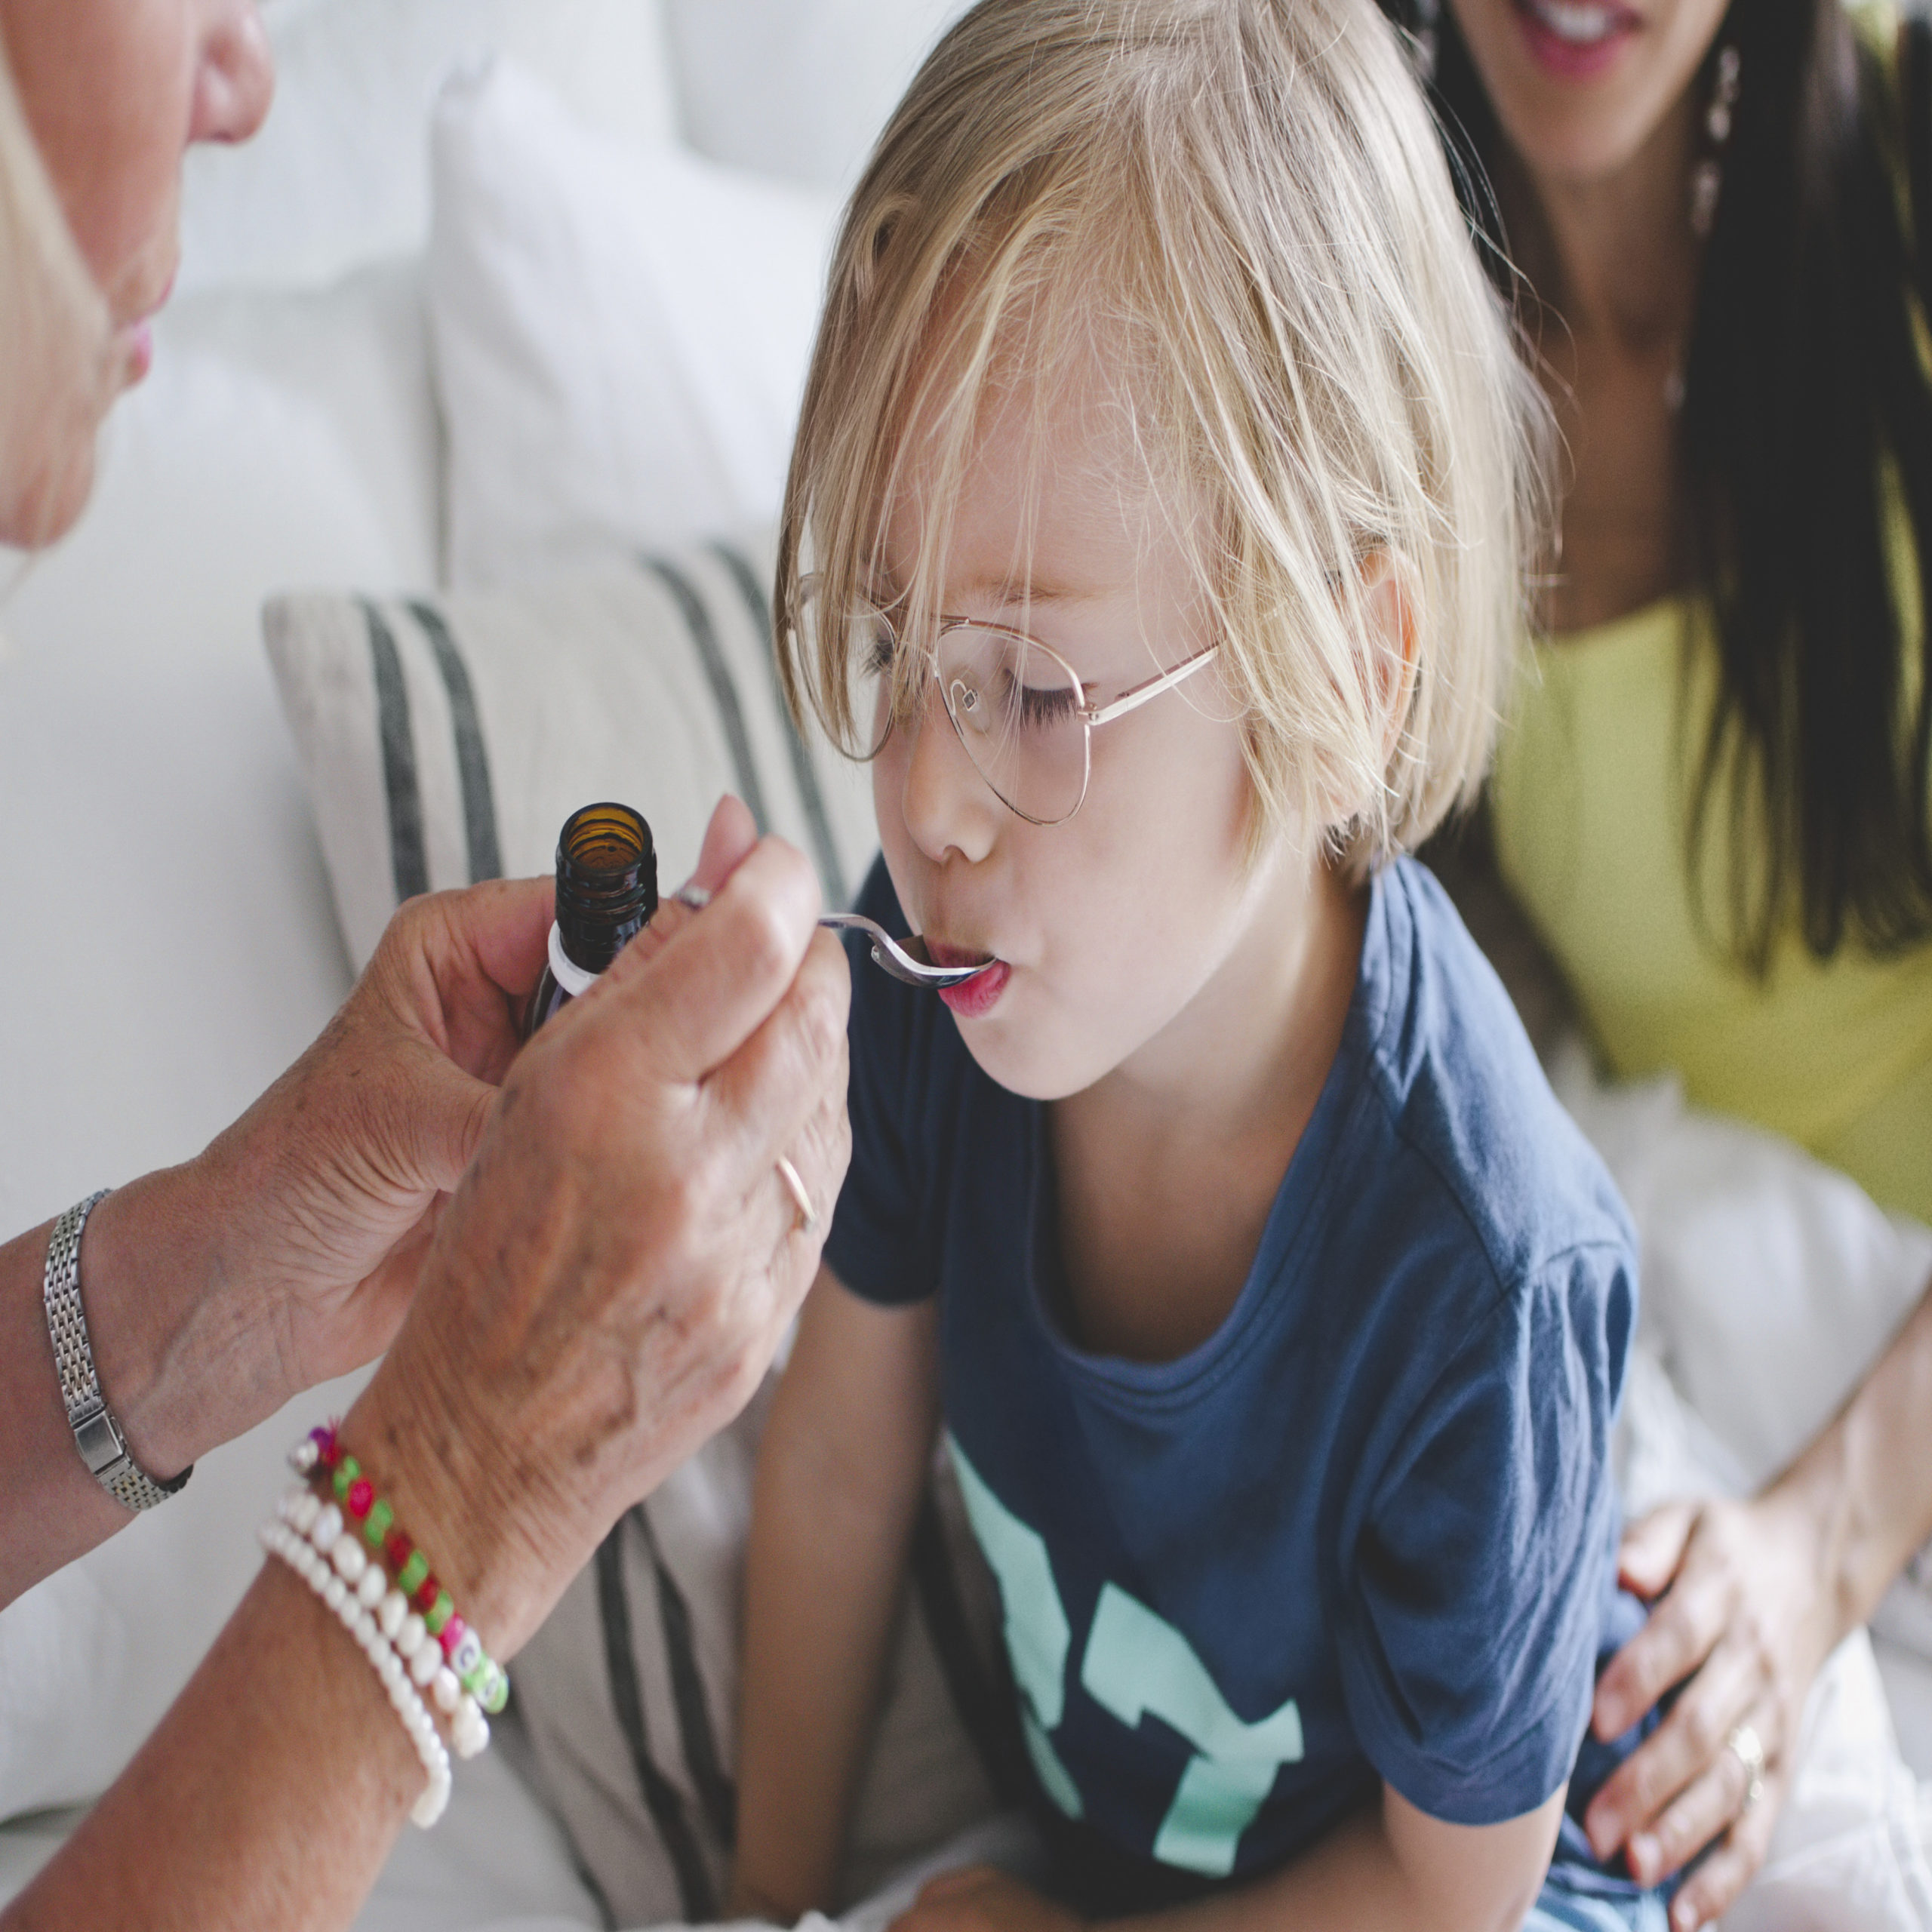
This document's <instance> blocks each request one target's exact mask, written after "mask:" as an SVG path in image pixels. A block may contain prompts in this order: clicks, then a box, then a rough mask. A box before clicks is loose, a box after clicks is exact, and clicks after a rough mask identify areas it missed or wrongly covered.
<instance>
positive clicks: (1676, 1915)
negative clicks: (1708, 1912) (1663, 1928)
mask: <svg viewBox="0 0 1932 1932" xmlns="http://www.w3.org/2000/svg"><path fill="white" fill-rule="evenodd" d="M1670 1922H1671V1924H1672V1925H1673V1926H1675V1927H1676V1928H1677V1932H1697V1907H1696V1906H1694V1905H1693V1904H1692V1903H1690V1900H1688V1899H1679V1900H1678V1901H1677V1903H1675V1905H1674V1906H1672V1907H1671V1909H1670Z"/></svg>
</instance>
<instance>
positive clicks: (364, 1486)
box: [288, 1425, 510, 1756]
mask: <svg viewBox="0 0 1932 1932" xmlns="http://www.w3.org/2000/svg"><path fill="white" fill-rule="evenodd" d="M288 1461H289V1466H290V1467H291V1469H294V1471H295V1472H296V1473H297V1475H300V1476H303V1477H306V1478H310V1479H312V1480H314V1481H317V1482H318V1483H319V1484H322V1485H323V1486H324V1487H325V1491H326V1492H327V1494H325V1497H324V1498H323V1506H324V1507H325V1508H327V1507H330V1506H331V1505H330V1504H329V1503H328V1494H332V1495H333V1496H334V1505H333V1506H334V1508H336V1509H337V1510H339V1511H340V1512H343V1515H344V1516H345V1518H346V1526H353V1527H355V1528H356V1529H359V1531H361V1536H362V1540H363V1541H364V1542H365V1543H366V1544H367V1545H368V1547H369V1549H370V1550H371V1551H378V1550H379V1551H380V1552H381V1553H382V1555H383V1558H385V1559H386V1561H387V1562H388V1564H389V1571H390V1573H391V1574H392V1575H393V1576H394V1577H395V1594H396V1595H399V1596H400V1597H401V1599H402V1604H401V1607H400V1608H398V1609H396V1610H395V1611H394V1612H393V1614H392V1617H391V1618H390V1619H389V1626H386V1627H387V1628H388V1634H389V1635H390V1637H391V1638H392V1640H393V1639H395V1638H397V1637H398V1636H404V1635H406V1636H407V1638H408V1642H407V1644H399V1645H398V1648H400V1649H401V1651H402V1654H403V1655H404V1656H405V1657H407V1658H408V1659H409V1660H411V1665H412V1668H413V1669H415V1670H417V1672H418V1674H417V1677H416V1681H417V1683H418V1684H421V1685H424V1686H428V1685H429V1684H435V1687H436V1693H437V1702H438V1704H439V1705H440V1706H441V1708H442V1709H444V1710H445V1711H448V1712H451V1713H452V1714H457V1715H460V1716H462V1717H463V1718H464V1719H465V1722H464V1724H463V1728H466V1729H468V1730H474V1729H475V1726H474V1724H472V1723H469V1722H468V1721H467V1714H466V1706H467V1705H469V1703H472V1702H473V1703H475V1706H476V1707H477V1708H476V1715H477V1716H478V1717H479V1718H480V1717H481V1715H482V1713H483V1712H486V1711H487V1712H488V1713H489V1714H490V1715H491V1716H492V1717H494V1716H495V1715H496V1714H497V1712H499V1711H500V1710H501V1709H503V1706H504V1705H505V1704H506V1703H507V1702H508V1701H509V1694H510V1680H509V1673H508V1672H506V1671H505V1669H503V1666H502V1665H501V1664H500V1663H496V1662H495V1661H494V1660H493V1659H491V1657H489V1656H488V1654H487V1653H486V1652H485V1650H484V1648H483V1640H482V1639H481V1638H480V1637H479V1636H478V1635H477V1634H476V1632H475V1630H473V1629H471V1628H470V1626H469V1625H468V1624H467V1623H466V1622H465V1621H464V1620H463V1618H462V1617H460V1616H459V1615H457V1611H456V1606H455V1604H454V1601H452V1600H451V1596H450V1593H449V1592H448V1590H446V1589H444V1587H443V1586H442V1585H441V1583H439V1582H438V1580H437V1579H436V1577H435V1574H434V1573H433V1572H432V1571H431V1570H430V1567H429V1558H428V1557H427V1556H426V1555H424V1554H423V1552H422V1550H421V1549H419V1548H417V1546H416V1544H415V1543H414V1542H412V1541H411V1539H410V1538H409V1537H408V1536H407V1535H406V1534H405V1533H404V1532H403V1531H402V1530H401V1527H398V1525H397V1524H396V1521H395V1509H394V1508H393V1507H392V1506H391V1505H390V1503H389V1502H388V1501H387V1500H386V1499H384V1498H383V1497H379V1496H377V1494H376V1491H375V1485H374V1484H373V1483H372V1482H371V1481H370V1480H369V1479H368V1477H367V1476H365V1475H364V1474H363V1472H362V1466H361V1463H358V1462H357V1460H355V1457H353V1456H352V1455H350V1454H348V1453H347V1452H346V1451H345V1450H344V1449H343V1447H342V1446H341V1444H340V1443H339V1442H338V1441H337V1439H336V1433H335V1430H334V1428H333V1427H332V1426H327V1425H325V1426H322V1427H321V1428H318V1429H311V1430H310V1431H309V1433H308V1434H307V1435H306V1436H304V1437H303V1438H302V1440H301V1441H300V1442H298V1443H297V1444H296V1445H295V1447H294V1448H293V1449H291V1451H289V1455H288ZM378 1600H379V1601H380V1599H378ZM385 1607H386V1608H387V1607H388V1606H385ZM417 1618H420V1620H421V1623H422V1629H423V1631H424V1632H426V1633H427V1634H428V1635H429V1636H431V1637H433V1638H435V1639H436V1644H435V1648H436V1649H439V1650H440V1651H441V1662H442V1663H444V1664H445V1665H446V1666H447V1667H448V1672H449V1677H448V1680H447V1681H445V1679H444V1678H441V1677H440V1676H439V1675H438V1669H437V1665H436V1663H435V1662H433V1661H432V1660H429V1659H424V1660H422V1661H421V1662H420V1663H417V1657H418V1656H419V1654H420V1644H419V1641H418V1639H417V1631H416V1620H417ZM481 1736H482V1737H483V1739H484V1740H485V1742H487V1741H488V1737H489V1727H488V1725H487V1724H485V1725H484V1726H483V1727H482V1730H481ZM458 1743H459V1746H460V1743H461V1739H460V1738H459V1740H458ZM476 1748H477V1749H479V1750H480V1749H481V1748H482V1746H481V1744H479V1745H478V1746H477V1747H476ZM463 1755H465V1756H469V1755H473V1754H472V1753H471V1752H464V1753H463Z"/></svg>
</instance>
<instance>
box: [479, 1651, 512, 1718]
mask: <svg viewBox="0 0 1932 1932" xmlns="http://www.w3.org/2000/svg"><path fill="white" fill-rule="evenodd" d="M509 1700H510V1676H509V1672H508V1671H506V1669H504V1668H503V1666H502V1665H501V1664H500V1663H491V1664H488V1665H487V1666H485V1669H484V1672H483V1681H482V1684H481V1686H480V1687H479V1688H478V1690H477V1693H476V1701H477V1702H478V1703H479V1704H481V1706H483V1708H484V1709H485V1710H486V1711H488V1712H489V1713H490V1715H491V1716H492V1717H494V1716H495V1715H497V1712H499V1711H500V1710H501V1709H503V1706H505V1705H506V1704H507V1703H509Z"/></svg>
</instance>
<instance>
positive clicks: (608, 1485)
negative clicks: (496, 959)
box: [344, 801, 851, 1656]
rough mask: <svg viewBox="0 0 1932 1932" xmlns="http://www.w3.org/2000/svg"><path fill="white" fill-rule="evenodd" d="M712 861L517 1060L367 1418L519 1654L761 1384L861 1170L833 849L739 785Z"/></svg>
mask: <svg viewBox="0 0 1932 1932" xmlns="http://www.w3.org/2000/svg"><path fill="white" fill-rule="evenodd" d="M698 883H700V884H704V885H706V886H707V887H708V888H711V890H712V899H711V902H710V903H709V906H707V907H706V909H705V910H704V911H703V912H700V913H696V914H694V913H692V912H689V911H688V910H687V909H685V907H683V906H679V905H678V904H676V903H675V902H672V901H671V900H666V903H664V905H663V906H662V907H661V908H660V911H659V913H658V915H657V918H656V919H655V920H654V921H653V922H652V924H651V927H650V928H648V929H647V931H645V933H644V934H641V936H640V937H638V939H637V940H635V941H634V942H633V943H632V944H631V945H630V946H629V947H628V948H626V950H625V951H624V952H623V953H622V954H621V955H620V956H619V958H617V961H616V962H615V963H614V964H613V965H612V966H611V968H610V970H609V971H608V972H606V973H605V974H604V975H603V977H602V978H601V980H599V981H598V983H597V984H596V985H595V986H594V987H592V989H590V990H589V992H587V993H586V994H585V995H583V998H580V999H579V1000H577V1001H574V1003H573V1004H571V1005H570V1006H569V1007H568V1008H565V1010H564V1011H562V1012H561V1013H560V1014H558V1015H557V1016H556V1017H555V1018H554V1019H553V1020H551V1021H550V1023H549V1024H548V1025H547V1026H546V1027H545V1028H544V1029H543V1032H540V1034H538V1035H537V1037H536V1038H535V1039H534V1040H533V1041H531V1043H530V1044H529V1046H528V1048H525V1051H524V1052H523V1054H521V1057H519V1058H518V1060H517V1061H516V1063H515V1065H514V1066H512V1068H511V1069H510V1071H509V1075H508V1077H507V1078H506V1080H505V1081H504V1084H503V1090H502V1096H501V1098H500V1100H499V1101H498V1103H497V1106H496V1107H495V1109H494V1112H493V1113H492V1114H491V1116H490V1117H489V1118H488V1122H487V1124H486V1125H485V1128H484V1130H483V1133H482V1137H481V1143H480V1145H479V1146H478V1149H477V1152H476V1156H475V1161H474V1162H473V1164H472V1165H471V1167H470V1168H469V1172H468V1173H467V1174H466V1176H465V1177H464V1178H463V1181H462V1183H461V1185H460V1186H459V1188H458V1189H457V1192H456V1195H455V1197H454V1199H453V1200H452V1201H451V1203H450V1204H449V1207H448V1211H446V1212H445V1214H444V1215H443V1217H442V1218H441V1224H440V1225H439V1226H438V1228H437V1229H436V1232H435V1239H434V1241H433V1242H432V1246H431V1248H430V1252H429V1258H428V1260H427V1261H426V1264H425V1266H424V1269H423V1279H422V1283H421V1286H420V1289H419V1290H418V1292H417V1297H416V1300H415V1301H414V1304H413V1305H412V1306H411V1309H410V1312H409V1316H408V1320H407V1321H406V1322H405V1324H404V1327H403V1328H402V1331H401V1334H399V1335H398V1337H397V1339H396V1341H395V1344H394V1346H392V1348H391V1349H390V1351H389V1355H387V1357H386V1358H385V1360H384V1361H383V1365H382V1367H381V1368H380V1370H379V1371H377V1375H376V1377H375V1379H374V1381H373V1382H372V1383H371V1386H370V1388H369V1389H368V1391H367V1392H365V1395H364V1396H363V1398H362V1399H361V1401H359V1402H358V1404H356V1407H355V1409H354V1410H353V1411H352V1412H351V1414H350V1415H349V1418H348V1420H347V1422H346V1423H345V1425H344V1434H345V1436H346V1439H347V1441H349V1444H350V1446H351V1447H353V1448H354V1449H355V1451H356V1453H357V1454H358V1456H359V1457H361V1460H362V1461H363V1462H364V1463H365V1465H367V1466H368V1467H370V1468H371V1470H372V1471H373V1472H376V1473H377V1475H378V1476H379V1477H380V1478H382V1479H383V1481H385V1482H386V1484H388V1486H389V1488H390V1490H391V1491H392V1494H394V1497H395V1504H396V1508H397V1513H398V1520H399V1521H407V1522H408V1523H410V1524H411V1526H412V1529H413V1530H414V1534H417V1535H418V1536H419V1537H420V1538H421V1540H423V1542H424V1543H425V1545H426V1546H427V1547H428V1548H429V1549H432V1551H433V1552H435V1558H436V1564H437V1568H438V1571H439V1573H441V1574H442V1576H443V1577H444V1578H445V1580H446V1581H448V1582H449V1583H450V1584H451V1587H452V1589H455V1590H457V1595H458V1600H459V1601H467V1602H468V1603H469V1604H474V1605H475V1608H474V1611H471V1610H469V1609H468V1608H466V1612H465V1614H466V1615H468V1616H470V1617H471V1618H472V1621H475V1622H476V1623H478V1627H479V1628H481V1629H483V1630H485V1631H486V1632H488V1634H489V1636H490V1638H491V1647H492V1651H493V1653H494V1654H497V1655H498V1656H507V1655H509V1654H510V1653H511V1652H512V1651H514V1650H515V1647H516V1646H517V1645H518V1644H519V1643H520V1642H521V1641H522V1639H523V1638H524V1637H525V1635H528V1632H529V1631H530V1630H531V1629H533V1628H534V1626H535V1623H536V1622H537V1620H539V1619H540V1617H541V1616H542V1614H543V1611H546V1609H547V1608H548V1607H549V1604H551V1603H552V1602H553V1601H555V1597H556V1596H557V1595H558V1594H559V1593H560V1592H561V1590H562V1589H563V1587H564V1586H565V1584H566V1583H568V1580H569V1579H570V1578H571V1576H573V1575H574V1574H575V1573H576V1571H577V1570H578V1569H579V1568H580V1567H582V1565H583V1563H584V1562H585V1561H587V1560H588V1559H589V1556H590V1554H591V1552H592V1550H593V1549H595V1546H596V1543H597V1542H598V1540H599V1539H601V1537H602V1536H603V1535H604V1534H605V1532H606V1531H608V1529H609V1527H610V1526H611V1524H612V1523H613V1522H614V1521H616V1520H617V1518H618V1517H619V1516H620V1515H622V1513H623V1511H624V1510H625V1509H627V1508H629V1506H630V1505H631V1504H632V1503H635V1502H637V1501H638V1500H640V1499H641V1497H644V1496H645V1495H646V1494H648V1492H649V1491H651V1489H652V1488H654V1487H655V1486H656V1485H657V1483H658V1482H659V1481H661V1480H662V1479H663V1477H664V1476H665V1475H666V1474H667V1473H668V1472H669V1471H670V1470H671V1469H672V1468H673V1467H675V1465H676V1464H677V1463H679V1462H680V1461H681V1460H683V1459H684V1458H685V1457H686V1456H688V1454H690V1453H691V1451H693V1450H694V1449H696V1448H697V1447H698V1446H699V1445H700V1444H701V1443H702V1442H703V1441H704V1440H705V1439H706V1437H708V1436H709V1435H710V1434H712V1432H714V1431H715V1430H716V1429H718V1428H719V1427H721V1426H722V1425H723V1424H724V1423H725V1422H726V1421H727V1420H729V1419H730V1417H732V1416H733V1415H734V1414H737V1411H738V1410H739V1409H740V1408H741V1407H743V1404H744V1403H745V1402H746V1401H747V1400H748V1399H749V1397H750V1395H751V1394H752V1391H753V1390H754V1389H755V1388H756V1387H757V1386H758V1381H759V1379H760V1378H761V1376H762V1375H763V1374H764V1370H765V1368H766V1367H767V1366H768V1364H769V1362H770V1361H771V1355H772V1354H773V1352H774V1349H776V1347H777V1343H778V1341H779V1340H780V1337H781V1336H782V1334H783V1331H784V1329H785V1327H786V1324H788V1323H789V1321H790V1320H791V1318H792V1315H793V1314H794V1313H795V1312H796V1309H797V1308H798V1303H799V1302H800V1301H801V1300H802V1299H803V1297H804V1292H805V1290H806V1289H807V1287H809V1285H810V1284H811V1279H812V1276H813V1274H814V1271H815V1269H816V1268H817V1263H818V1255H819V1249H820V1245H821V1244H822V1242H823V1238H824V1233H825V1227H826V1222H827V1220H829V1216H830V1211H831V1207H832V1202H833V1201H834V1200H835V1198H836V1196H837V1194H838V1188H839V1185H840V1183H841V1180H843V1178H844V1170H845V1163H846V1160H847V1158H848V1152H849V1145H850V1142H849V1134H848V1128H847V1124H846V1118H845V1015H846V1008H847V1004H848V1000H849V998H850V992H851V986H850V981H849V979H848V975H847V971H846V966H845V958H844V952H842V950H841V949H840V947H839V946H838V943H837V942H836V941H835V940H833V939H832V937H831V935H830V934H826V933H822V932H820V931H818V930H817V927H816V924H815V921H816V918H817V914H818V912H819V909H820V906H819V894H818V887H817V881H816V879H815V878H814V875H813V873H812V872H811V868H810V866H808V864H807V863H806V862H805V861H804V860H803V859H802V858H801V857H800V856H799V855H798V854H797V853H796V852H795V851H792V849H791V848H789V847H788V846H785V845H783V844H780V843H779V842H778V841H776V840H773V839H767V840H765V841H763V842H761V843H760V844H756V845H755V846H754V845H753V844H752V827H751V823H750V820H749V814H747V813H746V811H745V810H744V808H743V806H742V805H739V804H736V803H735V801H727V804H726V806H724V807H723V808H720V812H719V814H718V817H715V818H714V820H713V821H712V831H711V833H710V835H709V836H708V838H707V839H706V856H705V859H704V861H703V863H702V864H701V865H700V869H699V872H698ZM781 1154H783V1155H786V1156H787V1157H788V1158H789V1159H790V1160H791V1161H792V1162H793V1164H795V1167H796V1168H797V1169H798V1173H799V1174H800V1175H801V1177H802V1179H803V1180H804V1186H805V1187H806V1189H807V1191H808V1193H809V1195H810V1196H811V1199H812V1201H814V1203H815V1204H816V1205H817V1214H816V1217H815V1219H814V1223H813V1224H812V1225H811V1226H810V1227H808V1226H806V1225H805V1224H804V1222H803V1220H802V1219H801V1216H800V1215H799V1214H798V1209H797V1207H796V1206H795V1204H794V1202H793V1201H792V1196H791V1195H790V1193H789V1192H788V1191H787V1189H786V1186H785V1185H784V1183H783V1182H782V1181H781V1180H780V1177H779V1175H778V1173H777V1168H776V1161H777V1158H778V1157H779V1156H780V1155H781Z"/></svg>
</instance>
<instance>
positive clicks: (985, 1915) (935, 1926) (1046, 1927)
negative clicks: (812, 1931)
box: [891, 1865, 1084, 1932]
mask: <svg viewBox="0 0 1932 1932" xmlns="http://www.w3.org/2000/svg"><path fill="white" fill-rule="evenodd" d="M891 1932H1084V1926H1083V1925H1082V1923H1081V1921H1080V1920H1079V1919H1078V1918H1075V1916H1074V1915H1073V1914H1072V1912H1069V1911H1068V1910H1067V1909H1066V1907H1065V1906H1057V1905H1055V1904H1054V1903H1053V1902H1052V1900H1050V1899H1045V1898H1042V1897H1041V1896H1040V1894H1038V1892H1036V1891H1035V1890H1033V1888H1032V1887H1031V1886H1030V1885H1023V1884H1021V1883H1020V1881H1019V1880H1018V1879H1017V1878H1009V1877H1008V1875H1007V1874H1006V1873H1005V1872H1001V1871H998V1870H996V1869H995V1868H994V1867H993V1866H989V1865H968V1866H961V1868H960V1869H959V1870H958V1871H956V1872H941V1873H940V1875H939V1876H938V1877H937V1878H934V1879H931V1880H930V1881H928V1883H927V1884H924V1885H923V1886H921V1887H920V1890H919V1896H918V1899H917V1900H915V1902H914V1904H913V1906H912V1910H911V1911H910V1912H902V1913H901V1914H900V1916H899V1917H898V1918H896V1919H894V1921H893V1922H892V1927H891Z"/></svg>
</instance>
